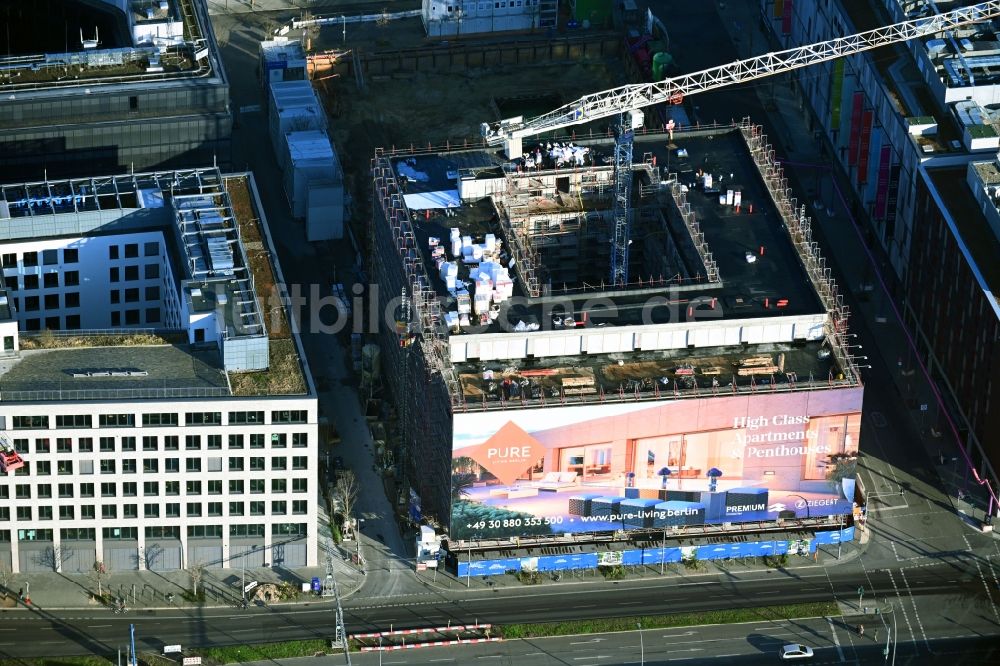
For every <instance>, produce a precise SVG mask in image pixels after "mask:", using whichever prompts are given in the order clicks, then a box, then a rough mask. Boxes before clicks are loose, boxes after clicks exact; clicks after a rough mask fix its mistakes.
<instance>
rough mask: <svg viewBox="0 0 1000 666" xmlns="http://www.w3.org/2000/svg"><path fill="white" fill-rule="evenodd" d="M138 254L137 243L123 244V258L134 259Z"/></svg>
mask: <svg viewBox="0 0 1000 666" xmlns="http://www.w3.org/2000/svg"><path fill="white" fill-rule="evenodd" d="M138 256H139V244H138V243H126V244H125V258H126V259H135V258H136V257H138Z"/></svg>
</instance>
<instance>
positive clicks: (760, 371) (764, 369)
mask: <svg viewBox="0 0 1000 666" xmlns="http://www.w3.org/2000/svg"><path fill="white" fill-rule="evenodd" d="M776 372H778V366H776V365H761V366H755V367H752V368H740V369H739V370H737V371H736V374H738V375H739V376H740V377H747V376H749V375H773V374H774V373H776Z"/></svg>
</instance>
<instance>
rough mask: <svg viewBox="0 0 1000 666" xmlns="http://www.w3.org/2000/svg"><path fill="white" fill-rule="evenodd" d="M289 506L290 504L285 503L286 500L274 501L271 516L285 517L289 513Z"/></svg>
mask: <svg viewBox="0 0 1000 666" xmlns="http://www.w3.org/2000/svg"><path fill="white" fill-rule="evenodd" d="M287 506H288V503H287V502H285V501H284V500H274V501H273V502H271V515H274V516H283V515H285V514H286V513H287V512H288V510H287Z"/></svg>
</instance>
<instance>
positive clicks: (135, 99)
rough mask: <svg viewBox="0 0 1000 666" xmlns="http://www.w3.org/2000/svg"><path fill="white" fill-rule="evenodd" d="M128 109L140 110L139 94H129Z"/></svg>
mask: <svg viewBox="0 0 1000 666" xmlns="http://www.w3.org/2000/svg"><path fill="white" fill-rule="evenodd" d="M128 110H129V111H138V110H139V96H138V95H129V96H128ZM126 247H127V246H126Z"/></svg>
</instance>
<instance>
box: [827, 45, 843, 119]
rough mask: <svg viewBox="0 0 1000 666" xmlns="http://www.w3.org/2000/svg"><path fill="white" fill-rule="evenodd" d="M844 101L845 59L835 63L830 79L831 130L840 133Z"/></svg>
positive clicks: (839, 59)
mask: <svg viewBox="0 0 1000 666" xmlns="http://www.w3.org/2000/svg"><path fill="white" fill-rule="evenodd" d="M843 99H844V59H843V58H838V59H837V60H834V61H833V76H831V77H830V129H832V130H834V131H840V103H841V102H842V101H843Z"/></svg>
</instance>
